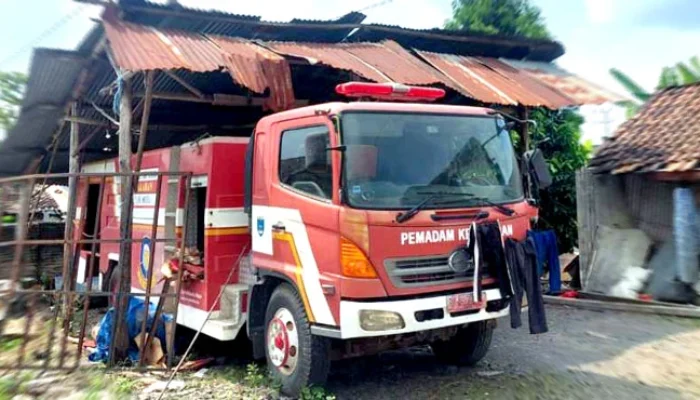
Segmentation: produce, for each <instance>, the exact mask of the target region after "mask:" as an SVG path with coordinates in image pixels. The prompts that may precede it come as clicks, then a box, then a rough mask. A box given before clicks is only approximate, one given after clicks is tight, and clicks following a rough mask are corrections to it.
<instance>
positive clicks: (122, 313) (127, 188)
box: [109, 79, 134, 366]
mask: <svg viewBox="0 0 700 400" xmlns="http://www.w3.org/2000/svg"><path fill="white" fill-rule="evenodd" d="M122 85H123V88H122V96H121V102H120V106H119V172H122V173H131V172H132V170H131V115H132V114H131V113H132V109H131V100H132V99H131V95H132V94H131V84H130V82H129V80H127V79H125V80H124V81H123V82H122ZM120 183H121V185H120V194H121V213H120V219H121V221H120V229H119V231H120V236H121V238H122V239H131V223H132V221H131V213H132V205H133V198H134V196H133V193H134V187H133V186H134V176H133V175H128V176H124V177H123V178H122V179H121V182H120ZM119 265H120V267H121V277H120V280H119V292H120V294H119V295H118V296H117V299H118V301H117V307H116V310H115V315H114V317H115V320H114V321H115V324H114V329H113V330H114V332H113V333H114V335H113V336H112V340H113V343H112V344H113V345H114V346H113V349H114V351H111V352H110V354H109V366H112V365H114V360H117V359H118V360H122V359H124V358H126V353H127V350H128V347H129V338H128V332H127V329H126V313H127V310H128V304H129V296H128V295H127V296H124V295H123V293H128V292H129V291H130V290H131V241H130V240H123V241H122V243H121V246H120V249H119ZM110 347H111V346H110Z"/></svg>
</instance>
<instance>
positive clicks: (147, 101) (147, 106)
mask: <svg viewBox="0 0 700 400" xmlns="http://www.w3.org/2000/svg"><path fill="white" fill-rule="evenodd" d="M154 74H155V72H154V71H148V72H146V76H145V79H144V84H145V85H146V95H145V96H144V98H143V113H142V114H141V128H140V129H139V145H138V149H137V151H136V168H135V169H134V170H135V171H136V172H139V171H141V161H142V160H143V149H144V147H145V146H146V135H147V134H148V119H149V118H150V115H151V100H152V99H153V76H154Z"/></svg>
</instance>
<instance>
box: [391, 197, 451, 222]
mask: <svg viewBox="0 0 700 400" xmlns="http://www.w3.org/2000/svg"><path fill="white" fill-rule="evenodd" d="M441 195H442V193H440V192H435V193H431V194H430V196H428V197H426V198H425V199H423V201H421V202H420V203H418V204H416V205H415V206H413V208H411V209H410V210H408V211H406V212H400V213H398V214H396V222H398V223H399V224H403V223H404V222H406V221H408V220H409V219H411V218H413V217H415V216H416V214H418V211H420V210H421V209H422V208H423V207H425V206H426V205H428V203H429V202H431V201H433V200H435V199H436V198H437V197H438V196H441Z"/></svg>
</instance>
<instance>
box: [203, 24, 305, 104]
mask: <svg viewBox="0 0 700 400" xmlns="http://www.w3.org/2000/svg"><path fill="white" fill-rule="evenodd" d="M209 39H210V40H211V41H212V42H214V43H215V44H216V45H217V46H218V47H219V48H220V49H221V50H222V51H223V53H224V60H225V62H226V69H227V70H228V71H229V73H230V74H231V76H232V77H233V80H234V81H236V82H238V83H240V84H242V85H243V86H245V87H247V88H249V89H250V90H252V91H253V92H255V93H259V94H262V93H264V92H265V90H266V89H267V88H269V89H270V102H269V103H268V104H267V107H269V108H270V109H272V110H285V109H289V108H292V106H293V105H294V100H295V99H294V88H293V87H292V72H291V70H290V68H289V63H288V62H287V60H285V59H284V57H281V56H279V55H277V54H275V53H274V52H272V51H270V50H267V49H265V48H263V47H261V46H258V45H257V44H254V43H251V42H249V41H247V40H245V39H237V38H226V37H221V36H211V37H210V38H209Z"/></svg>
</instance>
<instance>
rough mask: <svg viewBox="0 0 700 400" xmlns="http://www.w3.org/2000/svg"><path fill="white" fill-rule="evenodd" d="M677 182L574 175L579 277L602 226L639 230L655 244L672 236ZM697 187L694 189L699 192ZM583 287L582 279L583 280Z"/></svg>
mask: <svg viewBox="0 0 700 400" xmlns="http://www.w3.org/2000/svg"><path fill="white" fill-rule="evenodd" d="M675 187H676V184H673V183H665V182H659V181H655V180H651V179H648V178H646V177H644V176H643V175H636V174H627V175H593V174H591V173H590V171H588V170H581V171H578V172H577V174H576V200H577V212H578V225H579V250H580V253H581V255H580V262H581V272H582V275H581V276H582V277H585V276H588V269H589V267H590V265H591V262H592V258H593V253H594V249H595V237H596V231H597V230H598V228H599V226H601V225H604V226H608V227H611V228H618V229H632V228H636V229H640V230H642V231H643V232H644V233H645V234H646V235H647V236H649V237H650V238H651V239H652V240H653V241H654V242H655V243H656V244H661V243H663V242H665V241H666V240H668V239H671V238H672V236H673V189H674V188H675ZM699 189H700V186H697V187H696V190H698V191H700V190H699ZM583 284H584V288H585V282H583Z"/></svg>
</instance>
